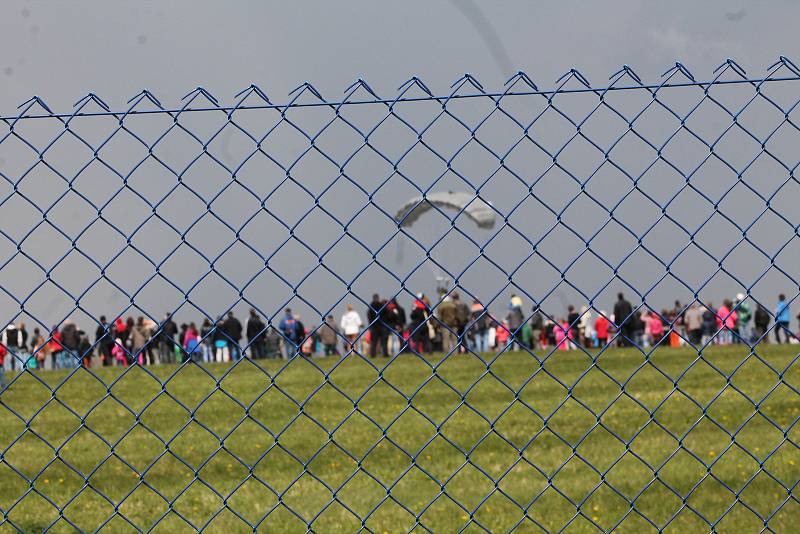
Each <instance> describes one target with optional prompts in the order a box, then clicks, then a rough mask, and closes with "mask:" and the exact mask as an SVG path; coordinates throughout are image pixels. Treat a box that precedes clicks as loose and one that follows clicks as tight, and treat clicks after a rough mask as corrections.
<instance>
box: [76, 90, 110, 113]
mask: <svg viewBox="0 0 800 534" xmlns="http://www.w3.org/2000/svg"><path fill="white" fill-rule="evenodd" d="M89 102H94V103H95V104H97V105H98V106H100V107H101V108H103V109H104V110H105V111H109V112H110V111H111V108H110V107H108V104H106V103H105V102H103V100H102V99H101V98H100V97H99V96H97V95H96V94H94V93H87V94H86V96H84V97H82V98H81V99H79V100H78V101H77V102H75V103H74V104H73V105H72V107H74V108H78V110H80V108H82V107H83V106H85V105H86V104H88V103H89Z"/></svg>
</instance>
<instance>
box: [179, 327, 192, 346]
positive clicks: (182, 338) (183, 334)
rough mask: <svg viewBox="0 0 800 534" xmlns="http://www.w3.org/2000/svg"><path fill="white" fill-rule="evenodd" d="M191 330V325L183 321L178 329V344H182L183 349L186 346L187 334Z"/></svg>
mask: <svg viewBox="0 0 800 534" xmlns="http://www.w3.org/2000/svg"><path fill="white" fill-rule="evenodd" d="M188 332H189V325H188V324H186V323H181V326H180V328H179V330H178V344H179V345H180V347H181V349H185V348H186V334H187V333H188Z"/></svg>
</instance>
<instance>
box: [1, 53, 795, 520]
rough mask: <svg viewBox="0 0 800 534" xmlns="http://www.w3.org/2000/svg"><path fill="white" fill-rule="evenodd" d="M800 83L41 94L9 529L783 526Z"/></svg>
mask: <svg viewBox="0 0 800 534" xmlns="http://www.w3.org/2000/svg"><path fill="white" fill-rule="evenodd" d="M798 84H800V70H799V69H798V67H796V66H795V65H794V64H793V63H792V62H791V61H790V60H789V59H787V58H784V57H781V58H780V59H779V61H778V62H776V63H775V64H774V65H772V66H771V67H770V68H769V69H768V72H767V74H766V75H764V76H763V77H758V78H752V77H749V76H748V75H747V73H746V72H745V71H744V70H743V69H742V68H741V67H740V66H739V65H738V64H736V63H735V62H734V61H733V60H727V61H726V62H725V63H723V64H722V65H720V67H719V68H718V69H717V70H716V71H715V72H714V75H713V78H712V79H710V80H708V81H698V80H696V79H695V78H694V76H693V75H692V73H691V72H690V71H689V70H688V69H687V68H686V67H685V66H684V65H682V64H680V63H676V64H675V66H674V67H672V68H671V69H669V70H668V71H667V72H666V73H665V74H664V76H663V77H662V78H661V80H660V81H659V83H657V84H647V83H645V82H643V81H642V80H641V79H640V78H639V76H638V75H637V74H636V73H635V72H634V71H633V70H632V69H630V68H629V67H627V66H625V67H623V68H622V69H621V70H620V71H619V72H617V73H615V74H614V75H612V76H611V78H610V80H609V82H608V83H607V84H602V85H600V86H596V85H592V84H591V83H590V82H589V81H588V80H587V79H586V78H585V77H584V76H583V75H582V74H581V73H580V72H578V71H577V70H574V69H573V70H570V71H569V72H568V73H566V74H565V75H564V76H563V77H562V78H561V79H559V80H558V81H557V83H556V85H555V88H553V89H547V90H542V89H540V88H538V87H537V86H536V84H535V83H534V82H533V81H532V80H531V78H529V77H528V76H527V75H526V74H525V73H523V72H519V73H518V74H516V75H515V76H513V77H512V78H511V79H510V80H509V81H508V82H507V83H506V85H505V87H504V89H503V90H502V91H499V92H491V91H487V90H485V89H484V87H483V86H482V85H481V84H480V82H479V81H478V80H477V79H476V78H475V77H473V76H471V75H465V76H463V77H462V78H460V79H459V80H457V81H456V82H455V83H454V84H453V86H452V87H451V90H450V91H449V93H447V94H445V95H442V96H436V95H435V94H434V93H433V92H432V91H431V90H430V89H429V88H428V87H427V86H426V85H425V83H424V82H423V81H422V80H420V79H418V78H416V77H414V78H411V79H410V80H408V81H407V82H406V83H404V84H403V85H402V86H401V87H400V88H399V89H398V92H397V95H396V96H393V97H391V98H384V97H381V96H379V95H378V94H377V93H376V92H375V91H374V90H373V89H372V88H371V87H370V86H369V85H368V84H367V83H366V82H364V81H363V80H358V81H357V82H355V83H354V84H353V85H351V86H350V87H348V88H347V89H346V90H345V92H344V97H343V98H341V99H328V98H325V97H323V96H322V95H321V94H320V92H319V91H318V90H317V89H316V88H314V87H313V86H312V85H311V84H309V83H304V84H302V85H301V86H300V87H298V88H297V89H296V90H295V91H293V92H292V93H291V94H290V99H289V100H288V102H286V103H274V102H273V100H271V98H270V97H269V96H268V95H267V94H266V93H265V92H264V91H263V90H262V89H260V88H259V87H257V86H255V85H252V86H250V87H248V88H246V89H245V90H244V91H242V92H241V93H239V94H238V95H236V98H235V102H234V103H233V104H230V105H227V104H222V103H220V102H219V101H218V100H217V98H216V97H215V96H213V95H212V94H211V93H210V92H209V91H208V90H206V89H204V88H202V87H198V88H197V89H196V90H194V91H192V92H191V93H189V94H188V95H186V97H184V99H183V101H182V103H181V105H180V106H179V107H174V108H170V107H168V106H165V105H163V104H162V103H161V102H160V101H159V100H158V98H157V97H156V96H154V95H153V94H152V93H151V92H149V91H147V90H144V91H142V92H141V93H140V94H138V95H136V96H135V97H133V98H132V99H131V100H130V101H129V102H128V104H127V105H126V106H122V107H120V108H116V109H115V108H112V107H111V106H109V105H108V104H106V103H105V102H104V101H103V100H102V99H101V98H100V97H98V96H97V95H94V94H89V95H87V96H86V97H84V98H83V99H81V100H80V101H78V102H77V103H76V104H75V107H74V109H73V110H72V111H70V112H68V113H58V112H55V111H52V110H51V109H50V108H49V107H48V106H47V104H46V103H45V102H44V101H43V100H42V99H41V98H39V97H37V96H35V97H33V98H32V99H30V100H28V101H27V102H25V103H23V104H22V105H21V106H20V107H19V110H18V111H17V112H16V113H13V114H7V115H5V116H2V117H1V118H0V122H1V124H0V127H1V128H0V213H1V214H2V216H1V217H0V312H2V317H3V326H4V330H3V333H2V339H1V340H0V342H1V343H2V344H1V345H0V354H2V356H3V360H4V365H3V371H4V372H3V375H0V376H2V380H3V384H4V385H3V390H2V393H0V512H2V516H0V526H2V527H3V528H4V529H6V530H9V531H26V532H27V531H31V530H54V531H62V530H63V531H71V530H75V529H78V530H110V531H118V530H125V531H128V530H137V531H149V530H158V529H162V530H180V531H183V530H187V531H192V530H205V529H208V530H212V529H213V530H221V529H223V528H228V529H233V530H234V531H248V530H253V531H254V530H259V529H264V530H266V529H280V530H288V531H329V530H334V531H343V530H362V529H363V530H367V531H371V532H384V531H392V532H395V531H455V530H458V531H461V530H470V531H473V530H474V531H483V530H485V531H496V530H521V531H526V532H527V531H542V530H544V531H562V530H566V529H576V530H578V531H583V530H586V531H593V530H601V531H611V530H616V529H630V530H633V529H636V530H650V529H652V530H658V531H662V530H669V531H685V530H687V529H703V530H705V529H711V530H737V531H741V530H753V531H762V530H768V531H788V530H790V529H791V528H793V525H795V524H796V523H797V521H798V519H800V511H799V510H800V509H799V508H798V504H800V503H798V500H797V490H796V487H797V483H798V479H799V477H800V466H798V462H800V451H798V448H797V439H796V438H797V430H796V423H797V421H798V416H800V396H798V389H797V387H798V386H799V385H800V376H798V370H797V369H798V366H797V365H796V364H795V361H796V359H797V357H798V354H800V353H799V352H798V350H797V347H798V345H797V338H796V337H795V335H794V333H793V332H794V327H793V325H794V324H795V320H794V318H793V317H792V315H791V311H790V310H791V307H792V304H793V303H794V301H795V299H796V298H797V296H798V294H800V284H799V283H798V281H797V265H798V264H799V263H798V262H800V244H798V239H797V237H798V228H799V227H798V215H799V213H800V212H798V207H797V206H798V203H797V199H798V198H800V182H798V180H797V177H796V176H795V169H796V167H797V165H798V155H797V154H798V151H797V146H798V140H800V128H798V124H797V117H796V115H797V113H798V112H797V111H796V108H797V105H798V103H799V102H800V94H799V93H798V87H800V85H798ZM373 295H374V297H373ZM779 295H780V297H779Z"/></svg>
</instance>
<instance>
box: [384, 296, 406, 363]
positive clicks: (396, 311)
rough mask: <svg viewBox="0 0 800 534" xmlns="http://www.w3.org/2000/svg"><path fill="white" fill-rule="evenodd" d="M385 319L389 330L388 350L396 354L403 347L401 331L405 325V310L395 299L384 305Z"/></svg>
mask: <svg viewBox="0 0 800 534" xmlns="http://www.w3.org/2000/svg"><path fill="white" fill-rule="evenodd" d="M386 316H387V317H386V320H387V322H388V323H387V324H388V326H389V327H390V328H391V330H390V331H389V341H388V344H387V345H388V350H389V354H392V355H397V354H399V353H400V350H401V349H402V348H403V339H404V338H403V331H404V330H405V327H406V311H405V310H404V309H403V308H402V307H401V306H400V305H399V304H398V303H397V299H392V300H390V301H389V303H388V304H387V305H386Z"/></svg>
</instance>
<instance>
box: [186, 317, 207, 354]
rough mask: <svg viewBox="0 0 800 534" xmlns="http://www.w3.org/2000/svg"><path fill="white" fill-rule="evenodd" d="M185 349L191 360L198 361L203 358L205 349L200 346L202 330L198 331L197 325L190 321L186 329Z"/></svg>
mask: <svg viewBox="0 0 800 534" xmlns="http://www.w3.org/2000/svg"><path fill="white" fill-rule="evenodd" d="M183 349H184V351H185V352H186V354H187V355H188V357H189V359H190V360H191V361H193V362H198V361H200V360H201V359H202V356H203V351H202V349H201V348H200V332H198V331H197V325H196V324H194V323H189V327H188V328H187V329H186V336H185V337H184V339H183Z"/></svg>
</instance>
